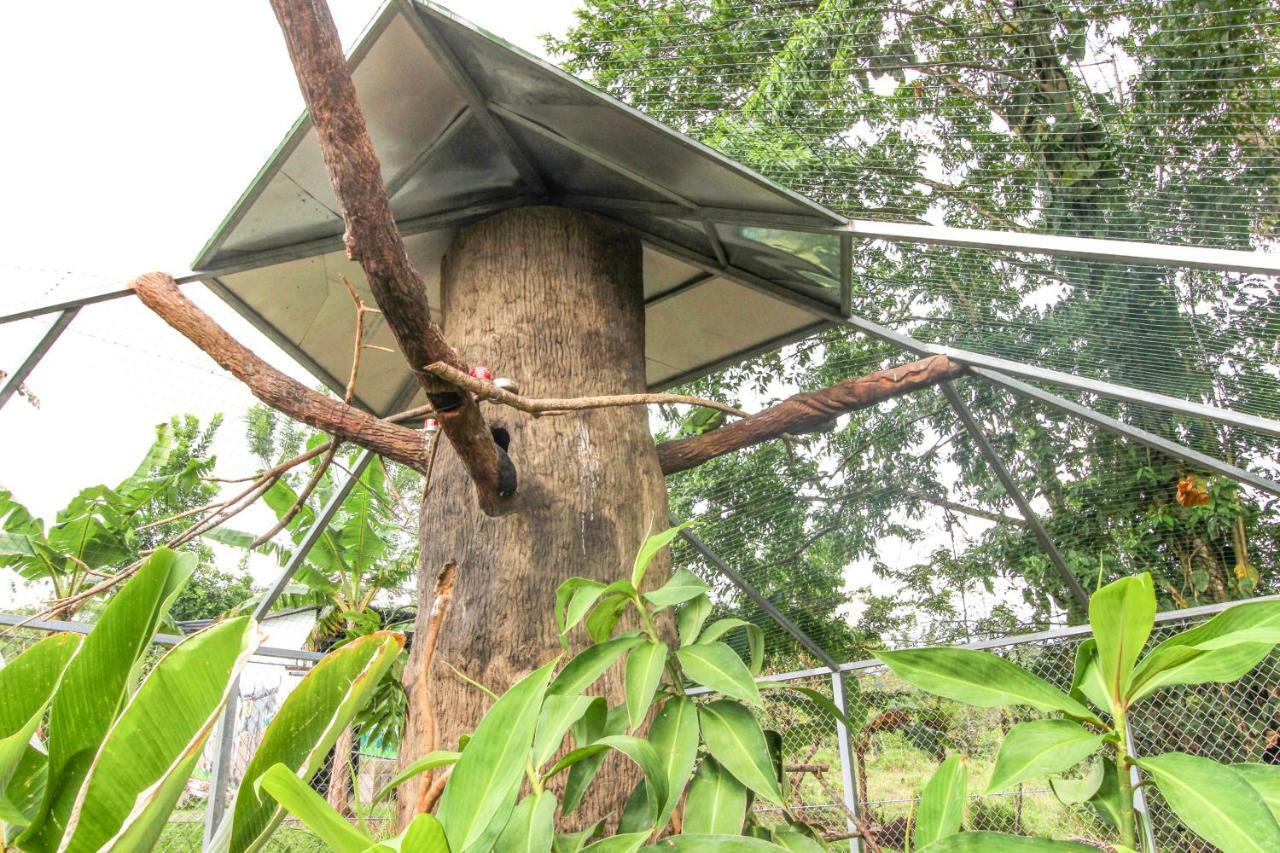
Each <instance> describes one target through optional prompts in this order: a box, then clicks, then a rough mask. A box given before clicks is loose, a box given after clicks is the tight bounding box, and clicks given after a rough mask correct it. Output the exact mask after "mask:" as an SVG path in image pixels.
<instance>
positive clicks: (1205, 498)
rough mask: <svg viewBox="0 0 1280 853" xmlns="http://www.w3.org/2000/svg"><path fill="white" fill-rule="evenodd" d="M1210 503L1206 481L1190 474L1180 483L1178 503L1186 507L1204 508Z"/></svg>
mask: <svg viewBox="0 0 1280 853" xmlns="http://www.w3.org/2000/svg"><path fill="white" fill-rule="evenodd" d="M1208 502H1209V493H1208V492H1207V491H1205V487H1204V480H1201V479H1200V478H1199V477H1193V476H1191V475H1190V474H1188V475H1187V476H1185V477H1183V478H1182V479H1181V480H1179V481H1178V503H1179V504H1181V505H1182V506H1185V507H1193V506H1204V505H1205V504H1207V503H1208Z"/></svg>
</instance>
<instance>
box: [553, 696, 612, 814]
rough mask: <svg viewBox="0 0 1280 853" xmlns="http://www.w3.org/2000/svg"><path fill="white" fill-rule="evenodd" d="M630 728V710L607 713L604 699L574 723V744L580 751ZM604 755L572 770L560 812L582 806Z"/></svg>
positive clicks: (586, 761) (598, 753) (601, 754)
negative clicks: (628, 718)
mask: <svg viewBox="0 0 1280 853" xmlns="http://www.w3.org/2000/svg"><path fill="white" fill-rule="evenodd" d="M626 728H627V709H626V707H625V706H624V705H616V706H614V707H612V708H608V709H606V706H605V702H604V699H599V700H598V701H596V702H593V703H592V706H591V709H590V710H588V711H587V713H586V714H584V715H583V716H582V719H581V720H580V721H579V722H577V723H575V724H574V725H573V727H572V729H573V739H574V743H576V744H578V745H579V747H580V748H581V747H582V746H586V745H587V744H590V743H593V742H595V741H597V740H599V739H600V738H601V737H604V736H605V735H617V734H622V733H623V731H625V730H626ZM604 756H605V753H604V752H603V751H601V752H597V753H594V754H593V755H591V756H590V757H588V758H585V759H583V760H582V761H579V762H577V763H576V764H574V765H573V767H571V768H570V769H569V780H568V781H567V782H565V785H564V802H563V805H562V807H561V811H562V812H563V813H564V814H572V813H573V811H574V810H575V809H576V808H577V807H578V806H579V805H580V804H581V803H582V797H583V796H584V795H585V794H586V793H587V788H589V787H590V786H591V780H592V779H594V778H595V775H596V771H598V770H599V769H600V765H601V763H603V762H604Z"/></svg>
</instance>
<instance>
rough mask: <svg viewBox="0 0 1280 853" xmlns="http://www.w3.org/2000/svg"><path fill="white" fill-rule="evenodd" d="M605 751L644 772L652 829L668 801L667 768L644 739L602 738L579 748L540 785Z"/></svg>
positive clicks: (625, 737)
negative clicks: (612, 752)
mask: <svg viewBox="0 0 1280 853" xmlns="http://www.w3.org/2000/svg"><path fill="white" fill-rule="evenodd" d="M607 749H616V750H617V751H618V752H621V753H622V754H623V755H625V756H627V757H628V758H630V759H631V760H632V761H633V762H635V764H636V766H638V767H639V768H640V770H641V771H643V773H644V778H645V782H646V783H647V784H646V786H645V790H646V793H647V796H648V798H649V822H650V825H652V823H653V821H654V819H655V818H656V817H657V815H658V814H659V812H660V810H661V808H662V805H663V804H664V803H665V802H666V800H667V777H666V767H665V766H664V765H663V763H662V762H661V761H660V760H659V759H658V753H657V751H656V750H654V748H653V746H652V745H650V743H649V742H648V741H647V740H644V739H643V738H638V737H633V736H631V735H605V736H604V737H602V738H600V739H599V740H597V741H596V742H595V743H592V744H588V745H586V746H582V747H578V748H577V749H575V750H573V751H572V752H570V753H569V754H568V755H566V756H564V757H563V758H561V759H560V760H559V761H557V762H556V763H555V764H553V765H552V767H551V769H550V770H548V771H547V773H546V775H545V776H543V781H544V782H545V781H546V780H548V779H550V778H551V777H553V776H555V775H556V774H557V773H559V772H560V771H562V770H564V769H566V768H568V767H571V766H573V765H575V764H577V763H578V762H580V761H583V760H586V759H589V758H592V757H594V756H596V755H599V754H601V753H603V752H604V751H605V750H607Z"/></svg>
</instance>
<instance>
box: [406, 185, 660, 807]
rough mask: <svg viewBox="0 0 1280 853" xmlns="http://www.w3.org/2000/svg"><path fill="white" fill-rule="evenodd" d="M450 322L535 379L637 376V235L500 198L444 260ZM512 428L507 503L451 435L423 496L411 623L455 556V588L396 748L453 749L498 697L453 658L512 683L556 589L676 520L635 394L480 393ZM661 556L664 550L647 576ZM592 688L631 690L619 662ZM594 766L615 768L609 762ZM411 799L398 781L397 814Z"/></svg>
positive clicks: (596, 573)
mask: <svg viewBox="0 0 1280 853" xmlns="http://www.w3.org/2000/svg"><path fill="white" fill-rule="evenodd" d="M443 282H444V302H443V310H444V319H445V328H446V331H447V334H448V336H449V339H450V340H451V341H452V342H453V343H454V345H455V346H457V347H459V348H460V350H461V351H462V352H465V353H467V357H468V358H469V359H470V360H471V361H472V363H473V364H482V365H486V366H488V367H491V368H492V369H493V371H494V373H495V374H496V375H498V376H505V377H509V378H511V379H513V380H515V381H516V382H517V383H518V384H519V387H520V391H521V393H523V394H528V395H530V396H535V397H541V396H579V395H599V394H620V393H634V392H639V391H643V390H644V388H645V370H644V297H643V287H642V281H641V254H640V244H639V241H638V240H637V239H636V238H635V237H634V236H632V235H630V234H629V233H627V232H625V231H623V230H622V229H620V228H618V227H617V226H615V225H613V224H610V223H608V222H607V221H605V220H602V219H600V218H598V217H595V216H593V215H591V214H586V213H581V212H576V211H570V210H564V209H559V208H545V207H543V208H521V209H515V210H510V211H506V212H504V213H501V214H499V215H497V216H494V217H492V218H491V219H487V220H485V221H483V222H480V223H478V224H476V225H473V226H471V227H470V228H468V229H466V230H465V231H463V232H462V233H461V234H460V235H459V236H458V237H457V239H456V240H455V241H454V243H453V246H452V247H451V248H450V250H449V252H448V254H447V256H446V258H445V261H444V270H443ZM486 408H487V409H488V412H486V417H487V418H488V419H489V421H490V423H491V424H492V425H494V426H505V427H506V428H507V429H508V430H509V432H510V450H509V452H510V456H511V458H512V460H513V461H514V463H515V466H516V469H517V470H518V471H519V472H520V483H519V491H518V492H517V495H516V498H515V501H516V506H515V508H514V511H513V512H511V513H509V514H507V515H505V516H502V517H498V518H494V517H490V516H487V515H485V514H484V513H483V512H482V511H481V510H480V508H479V507H478V506H477V504H476V500H475V496H474V489H473V487H472V485H471V483H470V480H469V479H468V477H467V474H466V473H465V471H464V470H463V469H462V466H461V465H460V464H459V462H458V460H457V458H456V457H455V456H454V455H453V454H452V453H451V452H450V451H448V450H447V449H446V448H443V447H442V451H441V456H440V459H439V461H438V463H437V465H436V469H435V473H434V476H433V479H432V482H431V484H430V491H429V494H428V496H427V498H426V502H425V505H424V507H423V513H422V564H421V567H420V572H419V583H418V590H419V597H420V601H419V606H418V629H419V634H418V636H422V635H423V632H424V631H425V624H424V620H425V619H426V618H427V615H428V614H429V613H430V610H431V600H430V599H431V595H432V589H433V586H434V583H433V582H434V578H435V576H436V574H437V573H438V572H439V571H440V568H441V567H442V566H443V565H444V564H445V563H447V562H450V561H454V562H456V563H457V566H458V569H457V586H456V591H455V598H454V601H453V605H452V610H451V611H450V614H449V618H448V622H447V623H446V625H445V630H444V632H443V636H442V637H441V638H440V644H439V647H438V649H437V651H436V654H435V659H434V661H433V662H432V664H431V670H430V672H428V673H423V672H421V671H420V669H421V662H420V660H419V658H418V654H419V649H418V648H417V647H415V648H414V654H413V656H412V657H411V658H410V661H409V666H408V669H407V673H406V681H407V687H408V692H409V696H410V702H411V712H410V720H409V725H408V731H407V733H406V738H405V744H404V749H402V751H401V755H402V756H404V759H402V760H412V758H414V757H416V756H418V755H421V754H422V752H423V751H424V750H426V749H428V748H455V747H456V744H457V740H458V736H459V735H460V734H462V733H464V732H468V731H471V730H473V729H474V728H475V726H476V724H477V722H478V721H479V719H480V717H481V716H482V714H483V712H484V711H485V709H486V707H487V706H488V704H489V702H488V701H487V699H486V698H485V697H484V696H483V694H481V693H480V691H478V690H476V689H475V688H473V687H470V686H468V685H467V684H466V683H465V682H463V681H462V680H461V679H459V678H458V677H457V676H456V675H455V674H454V673H452V672H451V671H450V669H449V667H448V666H446V664H450V665H452V666H455V667H457V668H458V669H459V670H461V671H462V672H465V673H466V674H467V675H468V676H469V677H471V678H474V679H476V680H477V681H479V682H481V683H483V684H485V685H487V686H489V687H491V688H492V689H494V690H496V691H502V690H505V689H506V688H508V687H510V686H511V685H512V684H513V683H514V682H515V681H516V680H517V679H519V678H520V677H521V676H522V675H524V674H526V673H528V672H530V671H531V670H533V669H535V668H536V667H538V666H540V665H542V664H543V663H545V662H547V661H548V660H550V659H551V658H552V657H554V656H555V655H556V654H557V653H558V652H559V651H560V645H559V640H558V637H557V633H556V628H555V622H554V618H553V614H552V605H553V602H554V592H555V588H556V586H557V585H559V584H560V582H561V581H563V580H564V579H565V578H568V577H571V576H574V575H581V576H586V577H593V578H598V579H600V580H604V581H613V580H617V579H619V578H622V577H624V576H625V575H626V573H627V572H628V571H629V568H630V564H631V562H632V559H633V556H634V553H635V550H636V548H637V547H638V546H639V545H640V543H641V541H642V540H643V539H644V537H645V535H646V533H648V532H649V531H650V530H655V529H659V528H662V527H665V526H666V513H667V499H666V490H665V486H664V483H663V478H662V473H661V471H660V469H659V466H658V457H657V453H656V451H655V449H654V443H653V438H652V436H651V435H650V433H649V427H648V419H647V414H646V411H645V409H644V408H642V407H632V408H613V409H600V410H594V411H587V412H580V413H572V414H566V415H561V416H554V417H544V418H540V419H534V418H531V417H528V416H526V415H523V414H520V413H517V412H514V411H511V410H509V409H499V408H497V407H495V406H493V405H491V404H486ZM667 571H668V567H667V566H664V565H655V566H654V571H653V579H654V580H657V581H659V582H660V580H661V579H662V578H663V577H665V575H666V574H667ZM597 689H598V690H601V691H603V692H605V693H606V694H607V695H610V696H611V697H613V698H612V699H611V704H613V703H616V702H618V701H620V700H621V695H622V685H621V676H620V673H618V672H612V673H609V674H608V675H606V677H605V679H603V680H602V681H601V683H600V685H598V688H597ZM601 781H604V780H603V779H602V780H601ZM628 793H629V791H627V790H624V789H620V787H619V786H614V785H608V784H607V783H606V784H603V785H602V784H597V786H596V788H595V789H594V791H593V796H589V797H588V799H587V801H586V802H585V803H584V806H583V814H584V815H586V816H602V815H603V814H604V813H606V812H608V811H611V810H613V809H615V808H617V807H619V806H621V804H622V802H623V801H624V800H625V798H626V796H627V794H628ZM417 800H418V791H417V790H415V788H414V786H411V785H410V786H405V788H403V789H402V790H401V792H400V802H401V804H402V815H401V816H402V819H403V818H406V817H407V816H409V815H410V814H412V810H413V809H414V807H415V804H416V802H417Z"/></svg>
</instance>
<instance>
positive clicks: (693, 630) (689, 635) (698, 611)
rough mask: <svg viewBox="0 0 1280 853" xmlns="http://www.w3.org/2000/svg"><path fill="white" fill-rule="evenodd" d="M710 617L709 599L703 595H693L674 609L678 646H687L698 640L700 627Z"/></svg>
mask: <svg viewBox="0 0 1280 853" xmlns="http://www.w3.org/2000/svg"><path fill="white" fill-rule="evenodd" d="M710 615H711V599H710V597H708V596H707V595H706V594H705V593H704V594H702V595H695V596H694V597H693V598H691V599H689V600H688V601H686V602H685V603H684V604H682V605H680V606H679V607H677V608H676V634H678V635H679V637H680V645H682V646H687V645H690V644H691V643H693V642H694V641H696V640H697V639H698V634H699V633H700V632H701V631H702V626H703V625H705V624H706V621H707V617H709V616H710Z"/></svg>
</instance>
